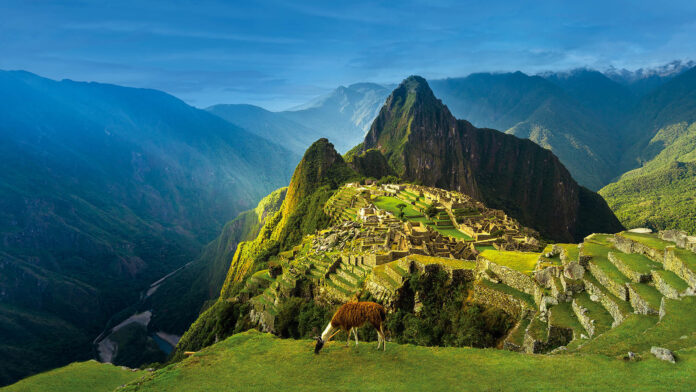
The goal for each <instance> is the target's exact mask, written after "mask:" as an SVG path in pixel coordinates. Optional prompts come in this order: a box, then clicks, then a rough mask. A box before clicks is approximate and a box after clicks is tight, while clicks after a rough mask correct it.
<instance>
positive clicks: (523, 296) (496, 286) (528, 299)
mask: <svg viewBox="0 0 696 392" xmlns="http://www.w3.org/2000/svg"><path fill="white" fill-rule="evenodd" d="M475 284H480V285H483V286H486V287H488V288H490V289H493V290H497V291H500V292H501V293H505V294H508V295H510V296H512V297H514V298H517V299H519V300H522V301H524V302H525V303H527V305H529V307H530V308H531V309H534V308H535V307H536V304H535V303H534V297H532V296H531V295H530V294H527V293H523V292H521V291H519V290H516V289H513V288H512V287H510V286H508V285H506V284H503V283H495V282H491V281H490V280H487V279H482V280H480V281H478V282H476V283H475Z"/></svg>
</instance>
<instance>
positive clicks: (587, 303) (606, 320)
mask: <svg viewBox="0 0 696 392" xmlns="http://www.w3.org/2000/svg"><path fill="white" fill-rule="evenodd" d="M574 298H575V301H576V302H577V303H578V305H580V306H582V307H583V308H585V309H587V313H586V314H587V316H588V317H589V318H590V319H592V320H594V321H595V322H594V326H595V336H596V335H598V334H601V333H603V332H604V331H607V330H608V329H610V328H611V325H612V324H613V323H614V319H613V318H612V317H611V315H610V314H609V312H607V310H606V309H604V306H602V304H601V303H599V302H594V301H592V300H591V299H590V295H589V294H588V293H587V292H586V291H585V292H582V293H580V294H578V295H576V296H575V297H574Z"/></svg>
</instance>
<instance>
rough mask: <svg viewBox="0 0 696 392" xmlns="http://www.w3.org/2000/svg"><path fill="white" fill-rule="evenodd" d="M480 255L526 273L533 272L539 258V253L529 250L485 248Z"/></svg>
mask: <svg viewBox="0 0 696 392" xmlns="http://www.w3.org/2000/svg"><path fill="white" fill-rule="evenodd" d="M479 256H481V257H483V258H485V259H486V260H489V261H491V262H493V263H496V264H498V265H501V266H506V267H508V268H511V269H513V270H515V271H519V272H522V273H524V274H531V273H532V272H533V271H534V267H535V266H536V263H537V261H538V260H539V253H529V252H513V251H511V252H508V251H498V250H484V251H483V252H481V254H480V255H479Z"/></svg>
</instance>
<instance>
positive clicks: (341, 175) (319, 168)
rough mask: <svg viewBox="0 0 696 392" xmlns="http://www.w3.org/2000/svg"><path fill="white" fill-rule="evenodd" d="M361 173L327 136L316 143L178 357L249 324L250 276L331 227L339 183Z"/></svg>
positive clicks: (180, 346)
mask: <svg viewBox="0 0 696 392" xmlns="http://www.w3.org/2000/svg"><path fill="white" fill-rule="evenodd" d="M358 177H359V176H358V175H357V173H355V172H354V171H353V170H351V169H350V167H348V165H347V164H346V162H345V161H344V160H343V157H341V155H340V154H338V152H337V151H336V150H335V148H334V146H333V144H331V143H330V142H329V141H328V140H327V139H323V138H322V139H319V140H317V141H316V142H315V143H313V144H312V145H311V146H310V147H309V148H308V149H307V151H306V152H305V154H304V156H303V157H302V160H300V163H299V164H298V165H297V167H296V168H295V172H294V173H293V176H292V179H291V180H290V185H289V186H288V188H287V193H286V196H285V199H284V200H283V203H282V205H281V207H280V209H279V210H278V211H277V212H276V213H275V214H274V215H273V216H271V217H268V218H267V219H266V220H265V222H264V225H263V227H262V228H261V230H260V232H259V234H258V235H257V236H256V238H254V239H253V240H250V241H247V242H242V243H240V244H239V245H238V246H237V249H236V251H235V254H234V257H233V258H232V260H231V262H230V263H229V264H228V268H229V269H228V271H227V277H226V278H225V282H224V284H223V287H222V290H221V291H220V296H219V298H218V299H217V301H216V302H215V303H214V304H213V305H212V306H210V308H208V309H206V310H205V311H204V312H203V313H201V314H200V316H199V317H198V319H197V320H196V321H195V322H194V323H193V324H192V325H191V327H190V328H189V329H188V330H187V331H186V333H185V334H184V336H182V338H181V340H180V341H179V343H178V345H177V346H176V351H175V353H174V356H173V358H174V359H181V358H183V355H184V352H185V351H190V350H198V349H200V348H202V347H205V346H208V345H210V344H212V343H213V342H215V341H216V340H218V339H219V338H221V337H225V336H229V335H230V334H231V333H233V332H234V331H242V330H245V329H248V328H249V327H250V322H249V321H248V317H249V316H248V315H247V314H246V313H247V312H248V311H249V303H248V301H247V300H248V297H249V294H250V293H249V290H247V289H246V288H245V281H246V280H247V279H252V280H253V279H255V278H253V276H256V277H258V276H259V275H264V276H265V274H269V273H270V272H269V271H271V270H272V269H273V270H277V269H278V268H280V269H282V268H283V267H282V266H280V265H279V264H278V263H277V258H278V254H279V252H281V251H289V250H290V249H291V248H292V247H293V246H295V245H297V244H298V243H299V242H300V241H301V240H302V238H303V237H305V236H306V235H309V234H312V233H315V232H317V231H318V230H322V229H324V228H326V227H327V226H328V225H329V223H330V221H331V218H330V217H329V216H328V215H326V213H325V212H324V205H325V204H326V202H327V200H329V198H330V197H331V196H332V195H333V194H334V192H335V191H336V189H337V188H338V187H339V186H340V185H342V184H344V183H345V182H348V181H350V180H357V179H358ZM250 276H252V277H251V278H250Z"/></svg>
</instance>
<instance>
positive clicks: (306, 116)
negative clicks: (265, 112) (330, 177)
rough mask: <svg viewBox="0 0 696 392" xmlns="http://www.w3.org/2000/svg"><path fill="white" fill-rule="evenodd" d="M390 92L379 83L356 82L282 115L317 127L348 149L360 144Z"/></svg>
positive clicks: (333, 140) (336, 143)
mask: <svg viewBox="0 0 696 392" xmlns="http://www.w3.org/2000/svg"><path fill="white" fill-rule="evenodd" d="M388 95H389V89H388V88H386V87H384V86H381V85H379V84H375V83H356V84H352V85H350V86H348V87H344V86H340V87H338V88H337V89H335V90H334V91H332V92H331V93H329V94H327V95H325V96H322V97H319V98H317V99H315V100H313V101H311V102H309V103H307V104H304V105H301V106H299V107H296V108H293V109H291V110H288V111H284V112H280V113H279V114H280V115H282V116H283V117H285V118H287V119H290V120H292V121H294V122H296V123H299V124H302V125H303V126H305V127H308V128H311V129H315V130H318V131H319V136H320V137H324V138H328V139H329V140H331V141H332V142H333V143H334V144H335V146H336V149H337V150H338V151H341V152H345V151H348V149H350V148H351V147H353V146H355V145H356V144H358V143H360V141H361V140H362V138H363V136H364V135H365V133H366V132H367V130H368V129H369V127H370V124H372V120H373V119H374V118H375V116H376V115H377V113H378V112H379V109H380V107H381V106H382V104H384V100H385V99H386V98H387V96H388Z"/></svg>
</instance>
